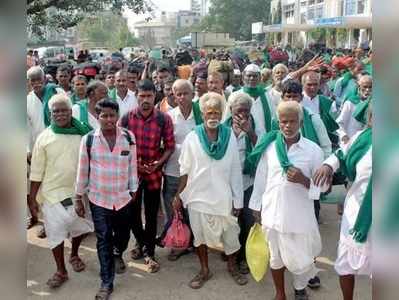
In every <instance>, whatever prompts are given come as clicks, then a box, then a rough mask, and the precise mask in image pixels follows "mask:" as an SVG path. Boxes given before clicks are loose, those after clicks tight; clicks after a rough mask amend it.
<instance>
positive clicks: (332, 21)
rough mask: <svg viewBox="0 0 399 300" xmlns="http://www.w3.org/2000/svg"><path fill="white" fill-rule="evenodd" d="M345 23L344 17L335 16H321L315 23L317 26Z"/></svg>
mask: <svg viewBox="0 0 399 300" xmlns="http://www.w3.org/2000/svg"><path fill="white" fill-rule="evenodd" d="M343 23H344V18H343V17H335V18H320V19H315V20H314V23H313V24H314V25H317V26H337V25H342V24H343Z"/></svg>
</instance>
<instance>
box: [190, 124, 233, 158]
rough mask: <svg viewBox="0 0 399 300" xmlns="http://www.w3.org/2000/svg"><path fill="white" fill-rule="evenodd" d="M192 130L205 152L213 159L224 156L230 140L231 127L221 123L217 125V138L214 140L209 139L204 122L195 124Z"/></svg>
mask: <svg viewBox="0 0 399 300" xmlns="http://www.w3.org/2000/svg"><path fill="white" fill-rule="evenodd" d="M194 131H195V133H196V134H197V135H198V138H199V140H200V143H201V146H202V149H204V151H205V152H206V154H208V155H209V156H210V157H211V158H213V159H215V160H221V159H222V158H223V157H224V155H225V154H226V150H227V147H228V145H229V141H230V135H231V129H230V128H229V127H227V126H225V125H223V124H220V125H219V126H218V139H217V140H216V141H215V142H210V141H209V139H208V135H207V134H206V131H205V126H204V124H201V125H198V126H196V127H195V129H194Z"/></svg>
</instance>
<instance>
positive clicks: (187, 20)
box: [176, 10, 201, 29]
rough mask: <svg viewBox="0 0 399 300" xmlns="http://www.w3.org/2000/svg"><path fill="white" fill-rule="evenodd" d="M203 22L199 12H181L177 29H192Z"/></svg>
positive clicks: (178, 13)
mask: <svg viewBox="0 0 399 300" xmlns="http://www.w3.org/2000/svg"><path fill="white" fill-rule="evenodd" d="M200 21H201V15H200V13H199V12H196V11H190V10H180V11H178V12H177V16H176V28H177V29H180V28H184V27H191V26H193V25H195V24H198V23H199V22H200Z"/></svg>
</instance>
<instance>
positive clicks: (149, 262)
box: [144, 256, 161, 273]
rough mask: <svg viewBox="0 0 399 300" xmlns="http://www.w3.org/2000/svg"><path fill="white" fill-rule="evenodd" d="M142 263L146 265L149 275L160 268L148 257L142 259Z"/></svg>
mask: <svg viewBox="0 0 399 300" xmlns="http://www.w3.org/2000/svg"><path fill="white" fill-rule="evenodd" d="M144 263H145V264H146V265H148V272H149V273H156V272H158V271H159V269H160V268H161V266H160V265H159V263H158V262H157V261H156V260H155V259H154V258H152V257H149V256H147V257H145V258H144Z"/></svg>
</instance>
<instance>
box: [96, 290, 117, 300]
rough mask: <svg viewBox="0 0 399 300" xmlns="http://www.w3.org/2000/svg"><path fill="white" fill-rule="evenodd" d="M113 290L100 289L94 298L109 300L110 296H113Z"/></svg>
mask: <svg viewBox="0 0 399 300" xmlns="http://www.w3.org/2000/svg"><path fill="white" fill-rule="evenodd" d="M112 292H113V290H112V289H107V288H100V289H99V290H98V292H97V294H96V296H95V297H94V299H95V300H108V299H109V296H110V295H111V294H112Z"/></svg>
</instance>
